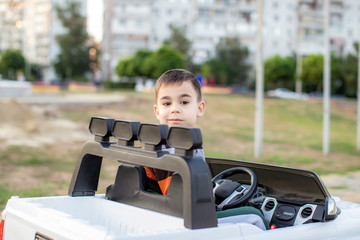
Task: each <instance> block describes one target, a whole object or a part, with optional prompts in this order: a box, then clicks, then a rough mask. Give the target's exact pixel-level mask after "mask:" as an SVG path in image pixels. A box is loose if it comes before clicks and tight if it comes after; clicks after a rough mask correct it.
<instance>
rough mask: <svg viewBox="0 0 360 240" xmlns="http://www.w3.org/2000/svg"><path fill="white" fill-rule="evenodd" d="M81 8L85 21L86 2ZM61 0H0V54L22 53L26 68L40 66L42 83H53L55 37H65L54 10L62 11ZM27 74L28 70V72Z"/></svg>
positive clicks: (83, 1)
mask: <svg viewBox="0 0 360 240" xmlns="http://www.w3.org/2000/svg"><path fill="white" fill-rule="evenodd" d="M76 1H78V2H79V3H80V4H81V11H82V12H81V14H82V15H83V16H84V17H86V15H87V11H86V5H87V0H76ZM65 4H66V1H62V0H1V1H0V28H1V34H0V51H4V50H6V49H18V50H20V51H22V53H23V55H24V57H25V59H26V63H27V68H28V66H29V64H38V65H40V66H41V69H42V75H43V79H42V80H43V81H44V82H47V83H49V82H50V81H53V80H55V79H56V78H57V77H56V75H55V72H54V69H53V67H52V65H53V62H54V61H55V59H56V56H57V55H58V54H59V52H60V49H59V46H58V44H57V42H56V36H57V35H59V34H63V33H65V31H66V30H65V29H64V28H63V26H62V24H61V22H60V21H59V19H58V18H57V15H56V6H60V7H64V6H65ZM27 70H28V69H27Z"/></svg>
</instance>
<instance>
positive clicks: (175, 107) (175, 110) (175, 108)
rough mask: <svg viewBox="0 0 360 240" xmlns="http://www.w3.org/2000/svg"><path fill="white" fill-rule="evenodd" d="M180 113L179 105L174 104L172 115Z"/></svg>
mask: <svg viewBox="0 0 360 240" xmlns="http://www.w3.org/2000/svg"><path fill="white" fill-rule="evenodd" d="M179 112H180V108H179V106H178V105H177V104H173V105H172V108H171V113H179Z"/></svg>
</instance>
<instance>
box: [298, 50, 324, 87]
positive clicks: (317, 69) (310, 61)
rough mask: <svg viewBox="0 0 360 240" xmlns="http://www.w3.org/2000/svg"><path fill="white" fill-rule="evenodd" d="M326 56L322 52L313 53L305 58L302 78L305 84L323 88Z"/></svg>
mask: <svg viewBox="0 0 360 240" xmlns="http://www.w3.org/2000/svg"><path fill="white" fill-rule="evenodd" d="M323 65H324V57H323V55H322V54H312V55H309V56H307V57H305V58H304V59H303V62H302V74H301V79H302V81H303V84H306V85H308V86H315V88H316V90H317V91H321V90H322V83H323V71H324V68H323Z"/></svg>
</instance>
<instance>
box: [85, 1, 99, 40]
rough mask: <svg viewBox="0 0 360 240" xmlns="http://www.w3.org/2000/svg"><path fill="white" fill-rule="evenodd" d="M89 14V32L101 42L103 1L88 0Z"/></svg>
mask: <svg viewBox="0 0 360 240" xmlns="http://www.w3.org/2000/svg"><path fill="white" fill-rule="evenodd" d="M87 13H88V19H87V24H88V32H89V34H90V35H92V36H94V37H95V40H96V41H101V40H102V28H103V26H102V25H103V19H102V17H103V1H102V0H88V4H87Z"/></svg>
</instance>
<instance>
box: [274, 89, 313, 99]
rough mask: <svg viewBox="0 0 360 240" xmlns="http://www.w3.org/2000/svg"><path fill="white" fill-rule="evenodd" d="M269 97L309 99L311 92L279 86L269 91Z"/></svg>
mask: <svg viewBox="0 0 360 240" xmlns="http://www.w3.org/2000/svg"><path fill="white" fill-rule="evenodd" d="M267 96H268V97H274V98H284V99H296V100H308V99H309V94H307V93H296V92H294V91H291V90H290V89H287V88H277V89H275V90H270V91H268V92H267Z"/></svg>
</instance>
